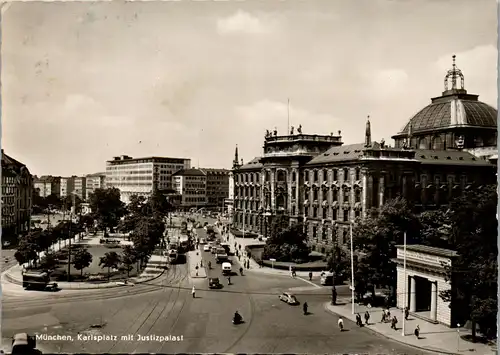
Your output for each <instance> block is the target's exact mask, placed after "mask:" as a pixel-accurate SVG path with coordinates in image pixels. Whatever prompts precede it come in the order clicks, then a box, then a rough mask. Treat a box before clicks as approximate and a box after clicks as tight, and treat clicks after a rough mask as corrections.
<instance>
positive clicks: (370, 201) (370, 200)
mask: <svg viewBox="0 0 500 355" xmlns="http://www.w3.org/2000/svg"><path fill="white" fill-rule="evenodd" d="M367 175H368V186H367V187H368V189H367V191H366V209H367V210H368V209H370V208H372V207H373V196H374V195H373V175H372V174H370V173H368V172H367Z"/></svg>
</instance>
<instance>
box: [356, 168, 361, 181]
mask: <svg viewBox="0 0 500 355" xmlns="http://www.w3.org/2000/svg"><path fill="white" fill-rule="evenodd" d="M358 180H361V170H360V169H356V181H358Z"/></svg>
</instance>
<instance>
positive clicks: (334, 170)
mask: <svg viewBox="0 0 500 355" xmlns="http://www.w3.org/2000/svg"><path fill="white" fill-rule="evenodd" d="M337 180H338V172H337V169H333V181H337Z"/></svg>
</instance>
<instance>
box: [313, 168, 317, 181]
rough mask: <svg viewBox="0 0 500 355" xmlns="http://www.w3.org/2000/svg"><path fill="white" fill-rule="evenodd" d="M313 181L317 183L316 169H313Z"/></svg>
mask: <svg viewBox="0 0 500 355" xmlns="http://www.w3.org/2000/svg"><path fill="white" fill-rule="evenodd" d="M313 181H314V182H317V181H318V170H316V169H314V178H313Z"/></svg>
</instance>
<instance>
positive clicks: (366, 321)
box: [356, 311, 370, 327]
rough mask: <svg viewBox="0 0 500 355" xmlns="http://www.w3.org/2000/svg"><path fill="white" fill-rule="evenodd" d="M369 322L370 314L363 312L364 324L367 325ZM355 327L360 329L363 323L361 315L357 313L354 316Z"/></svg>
mask: <svg viewBox="0 0 500 355" xmlns="http://www.w3.org/2000/svg"><path fill="white" fill-rule="evenodd" d="M369 320H370V312H368V311H366V312H365V324H366V325H368V321H369ZM356 325H358V326H360V327H362V326H363V321H362V320H361V315H360V314H359V313H357V314H356Z"/></svg>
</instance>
